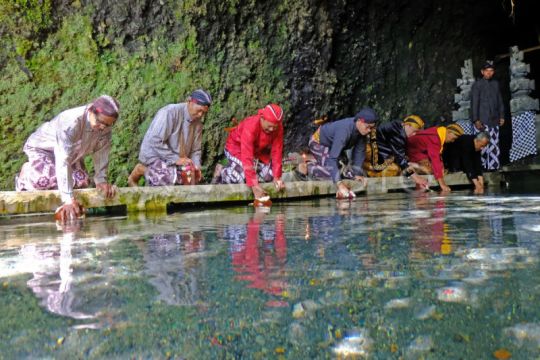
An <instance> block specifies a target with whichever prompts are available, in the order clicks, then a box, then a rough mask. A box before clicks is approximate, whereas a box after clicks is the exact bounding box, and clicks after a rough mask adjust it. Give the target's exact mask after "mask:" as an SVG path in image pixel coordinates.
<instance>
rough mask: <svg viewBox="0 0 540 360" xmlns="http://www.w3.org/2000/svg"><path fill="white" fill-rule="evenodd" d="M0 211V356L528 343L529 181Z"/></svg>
mask: <svg viewBox="0 0 540 360" xmlns="http://www.w3.org/2000/svg"><path fill="white" fill-rule="evenodd" d="M31 221H32V222H25V223H19V224H13V223H7V222H5V221H4V222H1V220H0V284H1V287H0V316H1V319H2V321H1V322H0V354H1V355H0V358H70V359H73V358H108V359H109V358H132V357H135V358H178V359H210V358H224V359H235V358H245V359H267V358H290V359H313V358H345V357H347V356H349V357H352V358H363V357H368V358H374V359H387V358H395V359H398V358H404V359H417V358H425V359H441V358H447V359H490V358H499V359H501V358H505V356H506V358H508V356H511V357H512V358H515V359H525V358H538V357H539V356H540V350H539V349H540V307H539V305H538V304H539V303H540V282H539V280H540V267H539V248H540V196H539V197H535V196H512V195H486V196H481V197H478V196H469V195H467V194H466V193H453V194H452V195H449V196H445V197H442V196H438V195H436V194H424V195H412V194H387V195H384V196H378V197H376V196H370V197H369V198H366V197H360V198H358V199H356V200H355V201H354V202H352V203H349V202H339V203H336V201H335V200H334V199H320V200H312V201H305V202H295V203H289V204H274V206H273V207H272V209H271V211H270V212H269V213H264V212H255V211H254V209H253V208H249V207H245V206H241V207H236V208H227V209H219V210H218V209H211V210H204V211H201V212H196V211H190V212H185V213H174V214H170V215H168V216H163V217H145V216H136V217H112V218H104V217H93V218H92V217H90V218H87V219H85V220H83V221H82V222H81V223H80V224H78V226H71V227H69V228H64V229H58V228H57V227H56V225H55V224H54V223H53V222H48V221H44V220H43V219H39V221H38V220H31Z"/></svg>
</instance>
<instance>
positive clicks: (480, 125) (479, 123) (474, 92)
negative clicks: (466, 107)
mask: <svg viewBox="0 0 540 360" xmlns="http://www.w3.org/2000/svg"><path fill="white" fill-rule="evenodd" d="M481 73H482V78H481V79H479V80H477V81H475V82H474V84H473V86H472V89H471V109H472V118H471V120H472V122H473V124H474V127H475V128H476V130H475V132H480V131H485V132H487V133H488V134H489V136H490V142H489V145H488V146H486V147H485V148H484V149H483V150H482V166H483V167H484V169H486V170H497V169H498V168H499V167H500V160H499V155H500V149H499V126H503V125H504V105H503V101H502V96H501V91H500V89H499V83H498V82H497V80H495V79H493V75H494V74H495V68H494V67H493V64H492V63H491V62H486V63H485V64H484V66H482V70H481Z"/></svg>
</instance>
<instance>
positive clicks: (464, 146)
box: [443, 132, 489, 194]
mask: <svg viewBox="0 0 540 360" xmlns="http://www.w3.org/2000/svg"><path fill="white" fill-rule="evenodd" d="M488 144H489V134H488V133H486V132H480V133H478V134H476V135H462V136H460V137H459V138H457V140H456V141H455V142H453V143H451V144H447V145H446V146H445V149H444V152H443V160H444V167H445V168H447V169H448V171H450V172H455V171H463V172H464V173H465V174H466V175H467V178H468V179H469V180H470V181H471V182H472V183H473V184H474V193H475V194H483V193H484V176H483V172H482V158H481V155H480V151H482V149H483V148H485V147H486V146H487V145H488Z"/></svg>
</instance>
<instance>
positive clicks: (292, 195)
mask: <svg viewBox="0 0 540 360" xmlns="http://www.w3.org/2000/svg"><path fill="white" fill-rule="evenodd" d="M425 178H426V179H428V180H429V182H430V185H431V186H436V185H437V183H436V181H435V179H434V178H433V176H425ZM445 179H446V182H447V183H448V185H450V186H452V185H454V186H455V185H468V184H469V181H468V180H467V177H466V176H465V174H463V173H454V174H449V175H447V176H446V177H445ZM486 182H487V183H493V184H498V183H499V182H500V175H499V174H497V173H490V174H486ZM349 184H350V185H351V188H352V190H353V191H354V192H356V193H367V194H377V193H386V192H388V191H399V190H403V191H407V190H408V189H413V188H414V183H413V182H412V181H411V180H407V179H405V178H404V177H401V176H399V177H383V178H369V179H368V184H367V187H364V186H363V184H361V183H359V182H356V181H349ZM285 185H286V188H285V190H284V191H283V192H280V193H277V192H276V191H275V189H274V187H273V185H272V184H262V186H263V188H264V189H265V190H266V191H267V192H268V193H269V194H270V195H271V197H272V199H280V200H285V199H298V198H307V197H321V196H333V195H334V194H335V192H336V189H335V186H334V184H333V183H332V182H331V181H292V182H286V184H285ZM75 194H76V196H77V198H78V199H79V200H80V201H81V203H82V204H83V205H84V206H85V207H86V208H102V207H113V206H125V207H126V209H127V211H128V212H137V211H146V212H152V211H158V212H162V211H166V208H167V205H168V204H188V203H189V204H218V203H232V202H248V201H251V200H253V195H252V192H251V190H250V189H249V188H248V187H247V186H246V185H244V184H236V185H196V186H161V187H137V188H129V187H126V188H119V189H118V194H117V195H116V197H115V198H114V199H111V200H106V199H104V198H103V196H101V194H100V193H99V192H98V191H97V190H96V189H82V190H75ZM60 204H61V201H60V197H59V195H58V192H57V191H28V192H16V191H2V192H0V215H17V214H39V213H51V212H54V210H55V209H56V208H57V207H58V206H59V205H60Z"/></svg>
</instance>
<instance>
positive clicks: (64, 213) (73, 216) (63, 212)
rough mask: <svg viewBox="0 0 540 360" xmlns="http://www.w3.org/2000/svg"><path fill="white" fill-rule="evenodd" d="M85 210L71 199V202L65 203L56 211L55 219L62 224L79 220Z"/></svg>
mask: <svg viewBox="0 0 540 360" xmlns="http://www.w3.org/2000/svg"><path fill="white" fill-rule="evenodd" d="M84 212H85V210H84V208H83V206H82V205H81V204H79V202H78V201H77V200H76V199H71V201H70V202H67V203H65V204H64V205H62V206H60V207H59V208H58V209H56V212H55V214H54V218H55V219H56V220H57V221H59V222H60V223H62V224H65V223H67V222H70V221H73V220H77V219H79V218H80V217H82V216H83V215H84Z"/></svg>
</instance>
